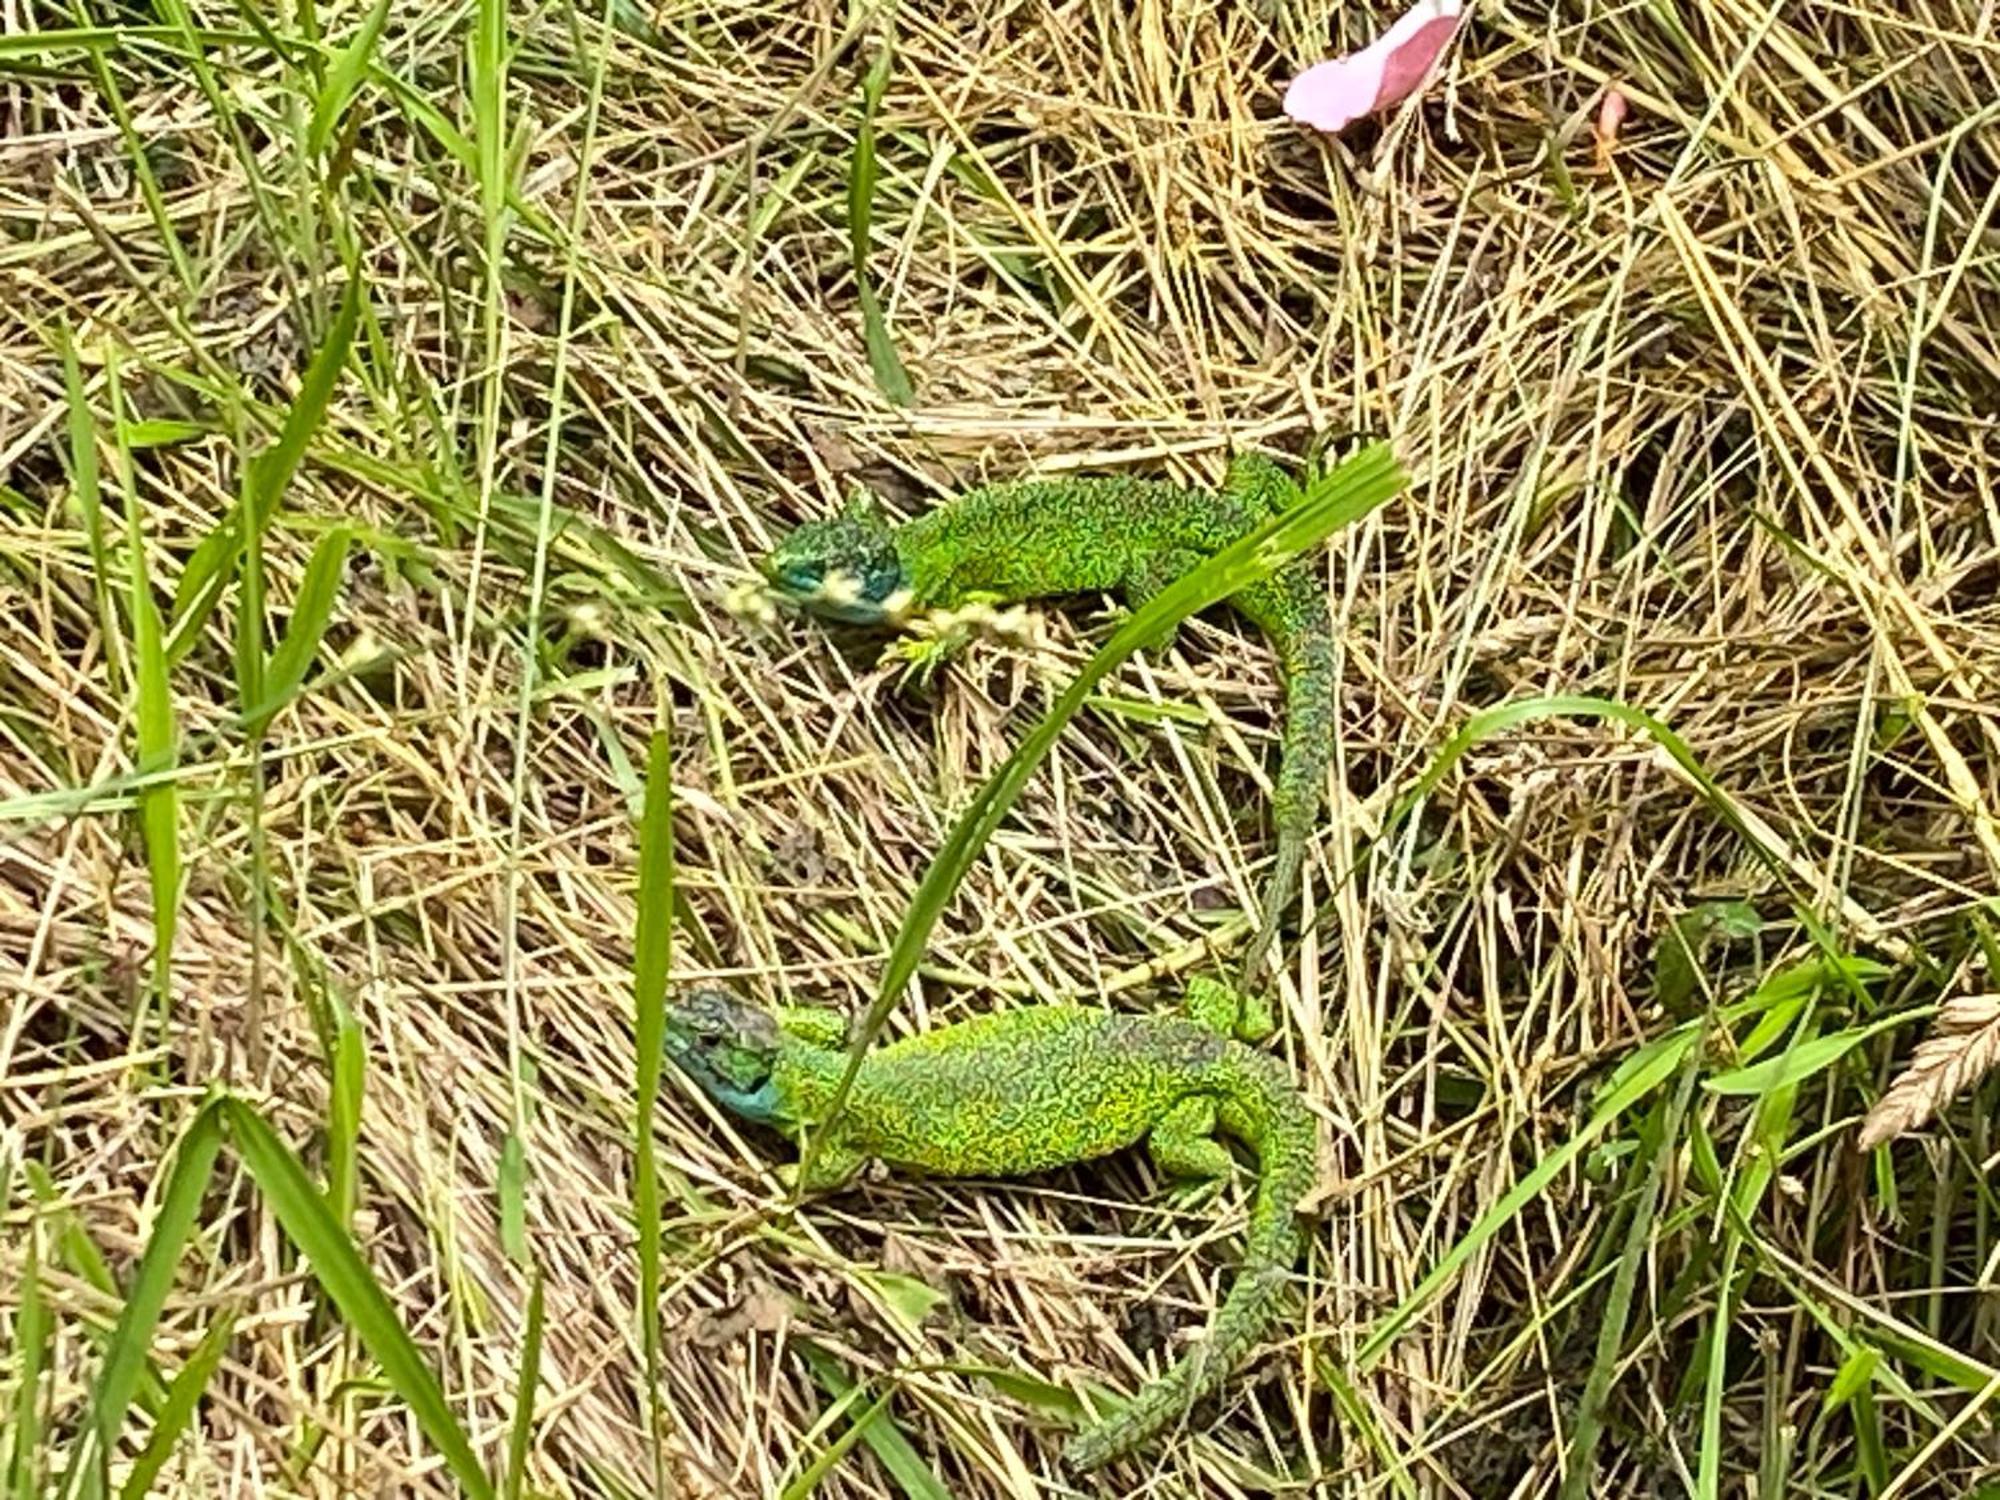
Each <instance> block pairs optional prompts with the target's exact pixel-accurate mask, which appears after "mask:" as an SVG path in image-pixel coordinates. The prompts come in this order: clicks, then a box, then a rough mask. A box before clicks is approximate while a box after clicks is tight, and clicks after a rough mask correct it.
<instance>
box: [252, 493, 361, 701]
mask: <svg viewBox="0 0 2000 1500" xmlns="http://www.w3.org/2000/svg"><path fill="white" fill-rule="evenodd" d="M351 540H352V538H351V537H350V535H349V533H348V531H347V529H346V528H345V527H340V526H337V527H335V528H334V529H333V530H332V531H329V532H328V533H327V534H326V535H325V536H323V537H321V538H320V543H319V545H318V546H317V547H315V548H313V554H312V556H311V558H309V559H308V560H307V562H306V570H305V573H304V575H303V576H302V577H301V578H300V580H299V597H298V599H297V600H296V601H295V602H294V603H293V605H292V617H291V619H290V620H289V621H287V622H286V624H285V634H284V638H283V639H281V640H280V641H279V642H278V646H277V649H276V650H274V651H273V652H272V653H271V660H270V663H269V665H268V666H267V667H266V668H265V670H264V674H263V690H264V691H263V697H262V699H261V700H260V701H259V702H258V704H257V705H256V707H255V708H252V709H251V710H250V711H249V712H247V713H246V714H244V716H243V719H244V726H243V727H244V732H245V733H246V734H248V735H249V736H251V737H252V738H253V739H254V738H256V737H257V736H258V735H261V734H262V733H263V732H264V729H265V726H267V725H268V724H269V723H270V722H271V719H272V718H273V716H274V715H276V714H277V713H278V711H279V710H280V709H282V708H284V706H285V705H286V704H288V703H290V702H291V701H292V699H293V698H294V697H295V696H296V695H297V693H298V690H299V686H300V684H302V683H303V682H304V681H305V680H306V673H307V672H308V671H309V670H310V669H311V667H312V664H313V658H314V657H315V656H317V655H318V654H319V647H320V642H321V641H322V640H324V639H325V637H326V627H327V625H328V623H329V622H330V621H331V620H332V619H333V606H334V601H335V600H337V599H338V598H339V597H340V585H341V580H342V579H343V578H344V577H345V574H346V569H347V548H348V544H349V542H350V541H351Z"/></svg>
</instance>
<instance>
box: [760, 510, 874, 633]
mask: <svg viewBox="0 0 2000 1500" xmlns="http://www.w3.org/2000/svg"><path fill="white" fill-rule="evenodd" d="M764 578H765V581H766V582H768V583H769V584H770V585H771V587H772V588H773V589H775V590H776V591H777V592H778V593H779V594H780V595H782V596H783V597H785V598H787V599H789V600H791V601H792V602H793V603H794V604H797V605H800V606H801V607H802V608H804V609H807V610H809V611H811V612H812V613H813V614H816V615H821V616H824V617H825V618H827V619H829V620H840V621H844V622H845V623H847V624H850V625H884V624H895V623H896V622H897V621H898V620H899V619H900V617H901V616H902V614H903V613H904V611H905V610H907V609H908V608H909V604H910V588H909V580H908V579H907V578H905V577H904V576H903V560H902V558H901V557H900V556H899V555H898V554H897V552H896V541H895V537H894V535H893V534H892V533H891V530H890V526H889V522H888V520H887V518H886V517H884V516H883V514H882V513H881V512H880V511H879V510H877V509H876V508H875V506H874V505H873V504H872V503H870V502H869V501H868V500H866V499H865V498H859V497H857V498H856V499H854V500H852V501H850V502H848V505H847V508H846V509H844V510H843V511H841V513H840V514H839V515H837V516H835V517H833V518H832V519H831V520H828V521H808V522H806V524H805V525H803V526H801V527H799V528H798V529H797V530H795V531H794V532H792V534H791V535H790V536H787V537H786V538H785V539H784V540H783V541H782V542H780V543H778V545H777V546H776V547H775V548H774V549H773V550H772V552H771V555H770V556H769V557H767V558H765V559H764Z"/></svg>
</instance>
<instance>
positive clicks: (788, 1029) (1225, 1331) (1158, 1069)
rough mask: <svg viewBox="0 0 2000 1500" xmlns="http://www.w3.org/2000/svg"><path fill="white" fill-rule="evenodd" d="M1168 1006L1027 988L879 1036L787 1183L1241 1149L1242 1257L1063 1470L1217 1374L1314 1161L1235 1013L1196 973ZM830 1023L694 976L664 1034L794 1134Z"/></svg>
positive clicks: (1259, 1311)
mask: <svg viewBox="0 0 2000 1500" xmlns="http://www.w3.org/2000/svg"><path fill="white" fill-rule="evenodd" d="M1187 1010H1188V1013H1187V1014H1185V1015H1175V1016H1127V1015H1120V1014H1118V1013H1116V1012H1113V1011H1107V1010H1096V1009H1090V1008H1086V1007H1081V1006H1067V1005H1049V1006H1035V1007H1030V1008H1026V1009H1022V1010H1015V1011H1008V1012H1006V1013H1004V1014H1001V1015H995V1016H985V1017H982V1018H980V1019H977V1020H972V1021H964V1022H961V1023H959V1024H958V1025H955V1026H945V1027H940V1028H939V1029H937V1030H935V1031H930V1032H926V1033H925V1034H923V1035H921V1036H917V1037H911V1038H909V1039H907V1040H904V1041H899V1042H895V1043H892V1044H891V1045H889V1046H886V1047H881V1048H878V1049H877V1050H875V1051H873V1052H870V1053H869V1054H868V1056H867V1058H866V1059H865V1060H864V1061H863V1062H862V1064H861V1068H860V1071H859V1072H858V1073H857V1074H856V1076H855V1081H854V1087H853V1090H852V1092H851V1093H850V1094H849V1095H848V1099H847V1104H846V1107H845V1108H844V1109H843V1110H842V1111H841V1114H840V1117H839V1119H838V1120H837V1121H836V1122H835V1124H834V1126H833V1129H832V1130H831V1131H830V1132H829V1133H828V1134H827V1136H826V1138H825V1139H824V1140H823V1141H822V1142H821V1144H820V1149H819V1156H818V1160H817V1161H816V1163H815V1165H814V1170H813V1174H812V1178H811V1179H810V1180H809V1181H808V1182H806V1183H805V1184H804V1185H805V1186H807V1187H818V1188H831V1187H836V1186H838V1185H839V1184H841V1183H843V1182H845V1181H846V1180H847V1179H848V1178H849V1177H850V1176H851V1175H852V1174H853V1173H854V1171H855V1170H856V1169H857V1168H858V1167H859V1166H860V1165H861V1164H862V1163H863V1162H864V1161H867V1160H869V1159H871V1158H873V1159H876V1160H880V1161H885V1162H888V1163H889V1164H890V1165H892V1166H896V1167H902V1168H906V1169H910V1170H914V1171H918V1172H922V1173H926V1174H930V1175H934V1176H946V1177H965V1176H972V1177H1007V1176H1017V1175H1020V1174H1022V1173H1026V1172H1038V1171H1043V1170H1045V1169H1047V1168H1050V1167H1059V1166H1066V1165H1069V1164H1072V1163H1076V1162H1085V1161H1090V1160H1093V1159H1095V1158H1097V1157H1101V1156H1108V1155H1110V1154H1111V1153H1113V1152H1115V1151H1120V1150H1123V1149H1124V1148H1126V1147H1128V1146H1132V1145H1136V1144H1138V1143H1139V1142H1140V1141H1145V1142H1146V1143H1147V1146H1148V1149H1149V1150H1150V1151H1151V1153H1152V1156H1153V1159H1154V1161H1155V1163H1156V1164H1157V1165H1158V1166H1159V1167H1160V1168H1161V1169H1162V1170H1163V1171H1167V1172H1171V1173H1175V1174H1177V1175H1184V1176H1218V1175H1221V1174H1224V1173H1227V1172H1228V1171H1229V1170H1230V1168H1231V1165H1232V1162H1231V1158H1230V1156H1229V1153H1228V1152H1227V1150H1226V1149H1225V1148H1224V1147H1223V1146H1222V1144H1221V1143H1220V1142H1219V1141H1217V1140H1216V1138H1215V1132H1216V1131H1217V1130H1220V1131H1222V1132H1224V1133H1226V1134H1228V1135H1232V1136H1234V1137H1235V1138H1236V1139H1237V1140H1239V1141H1241V1142H1243V1144H1244V1145H1246V1146H1248V1147H1249V1148H1250V1149H1251V1150H1252V1151H1254V1152H1255V1153H1256V1155H1257V1159H1258V1168H1259V1182H1258V1187H1257V1194H1256V1200H1255V1202H1254V1204H1253V1206H1252V1208H1251V1210H1250V1224H1249V1235H1248V1243H1247V1244H1246V1246H1245V1249H1244V1254H1243V1264H1242V1267H1241V1269H1240V1270H1239V1272H1238V1274H1237V1278H1236V1283H1235V1285H1234V1286H1233V1287H1231V1289H1230V1291H1229V1295H1228V1297H1227V1298H1226V1299H1225V1300H1224V1302H1223V1304H1222V1308H1221V1310H1220V1311H1219V1312H1218V1313H1217V1314H1216V1318H1215V1324H1214V1326H1213V1327H1212V1328H1211V1329H1210V1330H1209V1334H1208V1337H1207V1339H1206V1340H1205V1341H1204V1342H1203V1343H1202V1344H1200V1345H1199V1346H1197V1347H1196V1348H1195V1349H1194V1350H1193V1351H1192V1352H1191V1353H1190V1354H1189V1355H1188V1357H1187V1358H1186V1359H1184V1360H1182V1361H1181V1362H1180V1363H1179V1364H1178V1365H1176V1366H1174V1367H1173V1369H1171V1370H1169V1371H1168V1372H1167V1374H1165V1375H1164V1376H1162V1377H1161V1378H1160V1379H1159V1380H1157V1381H1155V1382H1153V1383H1152V1384H1151V1385H1149V1386H1147V1387H1145V1389H1143V1390H1141V1391H1140V1392H1139V1394H1138V1395H1137V1396H1136V1397H1135V1398H1134V1399H1133V1400H1132V1401H1130V1402H1129V1403H1127V1404H1126V1405H1125V1406H1123V1407H1121V1408H1120V1409H1118V1410H1117V1411H1116V1412H1114V1413H1113V1414H1112V1415H1111V1416H1109V1417H1108V1418H1106V1419H1105V1420H1104V1421H1102V1422H1100V1423H1098V1424H1097V1425H1096V1426H1094V1427H1091V1428H1088V1429H1086V1430H1085V1431H1084V1432H1082V1433H1080V1434H1078V1435H1077V1436H1076V1437H1075V1438H1073V1439H1072V1440H1071V1441H1070V1443H1069V1444H1068V1445H1067V1447H1066V1448H1065V1449H1064V1456H1065V1458H1067V1460H1068V1461H1069V1462H1070V1463H1071V1464H1072V1465H1073V1466H1074V1467H1076V1468H1079V1469H1091V1468H1095V1467H1096V1466H1098V1465H1099V1464H1102V1463H1105V1462H1107V1461H1108V1460H1110V1459H1113V1458H1116V1457H1118V1456H1120V1455H1121V1454H1124V1453H1128V1452H1130V1451H1131V1450H1132V1449H1133V1448H1135V1447H1137V1446H1139V1445H1140V1444H1142V1443H1144V1442H1146V1441H1147V1440H1148V1439H1149V1438H1151V1437H1153V1436H1154V1435H1156V1434H1157V1433H1159V1432H1160V1431H1162V1430H1163V1429H1165V1428H1166V1427H1168V1426H1170V1425H1171V1424H1173V1423H1174V1422H1176V1421H1178V1420H1179V1419H1180V1418H1181V1417H1182V1416H1183V1415H1185V1413H1186V1412H1187V1410H1188V1408H1189V1407H1190V1406H1192V1405H1193V1404H1194V1403H1195V1402H1196V1401H1198V1400H1200V1399H1201V1397H1202V1396H1203V1395H1205V1394H1207V1393H1208V1392H1209V1391H1211V1390H1213V1389H1215V1387H1216V1386H1218V1385H1219V1384H1221V1382H1222V1381H1223V1379H1224V1378H1225V1377H1226V1376H1227V1375H1228V1374H1229V1372H1230V1371H1231V1370H1232V1369H1233V1368H1234V1367H1235V1366H1236V1365H1237V1364H1239V1363H1240V1362H1241V1361H1242V1359H1243V1357H1244V1356H1245V1355H1246V1354H1247V1353H1248V1352H1249V1350H1250V1348H1251V1346H1252V1345H1253V1344H1255V1342H1256V1341H1257V1338H1258V1336H1259V1335H1260V1334H1261V1333H1262V1332H1263V1330H1264V1328H1265V1327H1266V1325H1267V1324H1268V1323H1269V1321H1270V1319H1271V1316H1272V1313H1273V1311H1274V1309H1275V1307H1276V1302H1277V1293H1278V1290H1279V1288H1280V1287H1281V1286H1282V1285H1283V1282H1284V1279H1285V1276H1286V1275H1287V1273H1288V1272H1289V1271H1290V1270H1291V1266H1292V1262H1293V1260H1294V1259H1295V1258H1296V1256H1297V1254H1298V1228H1297V1210H1298V1204H1299V1202H1300V1200H1301V1199H1302V1198H1303V1197H1304V1196H1305V1194H1306V1192H1307V1191H1308V1190H1309V1189H1310V1188H1311V1186H1312V1183H1313V1179H1314V1175H1315V1162H1314V1152H1315V1130H1314V1126H1313V1121H1312V1117H1311V1115H1310V1114H1309V1113H1308V1112H1307V1110H1306V1107H1305V1104H1304V1102H1303V1101H1302V1100H1301V1099H1300V1098H1299V1096H1298V1094H1297V1092H1296V1091H1295V1090H1294V1089H1293V1088H1292V1087H1291V1085H1290V1083H1289V1081H1288V1080H1287V1078H1286V1076H1285V1073H1284V1070H1283V1068H1282V1067H1280V1066H1279V1064H1278V1063H1277V1062H1276V1061H1275V1060H1274V1059H1272V1058H1270V1057H1267V1056H1265V1055H1264V1054H1263V1053H1261V1052H1256V1051H1253V1050H1252V1049H1250V1048H1249V1047H1246V1046H1244V1045H1242V1044H1241V1043H1240V1042H1237V1041H1234V1040H1231V1039H1230V1038H1229V1037H1227V1036H1225V1035H1224V1034H1223V1032H1222V1030H1220V1029H1218V1028H1222V1027H1226V1026H1227V1025H1228V1024H1229V1020H1230V1018H1231V1017H1233V1016H1234V1015H1236V1014H1237V1011H1238V1002H1237V999H1236V997H1235V995H1234V994H1233V993H1232V992H1230V991H1227V990H1225V989H1223V987H1222V986H1220V985H1215V984H1213V983H1208V984H1206V985H1204V984H1203V983H1202V982H1200V981H1197V984H1196V985H1194V986H1191V987H1190V994H1189V1005H1188V1007H1187ZM838 1024H839V1023H838V1019H837V1018H835V1017H832V1016H830V1015H829V1013H827V1012H823V1011H786V1012H779V1013H776V1014H773V1013H772V1012H769V1011H766V1010H763V1009H761V1008H759V1007H756V1006H753V1005H750V1004H747V1003H746V1002H744V1001H742V1000H739V999H737V998H736V997H734V996H732V995H729V994H727V993H726V992H723V991H719V990H700V991H694V992H692V993H690V994H689V995H687V996H686V997H684V998H683V999H682V1000H681V1001H679V1002H678V1003H677V1004H675V1005H674V1006H673V1007H672V1008H671V1011H670V1016H669V1021H668V1026H667V1041H668V1048H669V1050H670V1052H671V1053H672V1054H673V1056H674V1058H675V1060H676V1061H677V1062H678V1063H679V1064H680V1065H681V1067H682V1068H683V1069H685V1070H686V1072H687V1073H688V1074H689V1076H690V1077H692V1078H693V1079H694V1080H695V1081H696V1082H697V1083H698V1084H700V1085H701V1086H702V1088H703V1089H704V1090H706V1091H707V1092H708V1093H709V1095H710V1096H711V1097H713V1098H714V1099H716V1100H717V1102H718V1103H721V1104H722V1105H724V1106H725V1107H727V1108H729V1109H732V1110H734V1111H736V1112H737V1113H738V1114H742V1115H745V1116H747V1117H749V1118H752V1119H756V1120H760V1121H762V1122H764V1123H767V1124H771V1125H775V1126H777V1127H778V1128H779V1129H781V1130H783V1131H785V1132H787V1133H788V1134H790V1135H792V1136H794V1137H795V1138H796V1137H798V1136H800V1135H801V1134H802V1133H803V1132H804V1131H805V1129H807V1128H808V1127H811V1126H815V1125H817V1124H819V1123H820V1122H821V1121H822V1120H823V1119H824V1118H825V1115H826V1109H827V1104H828V1102H829V1100H830V1098H831V1097H832V1094H833V1091H834V1088H835V1086H836V1084H837V1083H838V1081H839V1079H840V1075H841V1072H842V1070H843V1068H844V1067H845V1066H846V1061H847V1059H846V1054H845V1052H844V1051H841V1050H839V1049H838V1048H837V1046H836V1045H835V1044H834V1042H835V1038H836V1036H837V1031H836V1029H835V1028H836V1027H837V1026H838Z"/></svg>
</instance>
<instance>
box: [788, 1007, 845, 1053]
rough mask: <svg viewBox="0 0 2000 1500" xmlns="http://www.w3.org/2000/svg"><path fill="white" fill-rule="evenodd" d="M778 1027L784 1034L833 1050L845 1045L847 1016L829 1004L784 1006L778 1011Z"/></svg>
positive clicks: (836, 1050) (835, 1050) (838, 1049)
mask: <svg viewBox="0 0 2000 1500" xmlns="http://www.w3.org/2000/svg"><path fill="white" fill-rule="evenodd" d="M778 1029H779V1030H780V1031H782V1032H784V1034H785V1035H786V1036H790V1037H797V1038H798V1039H799V1040H800V1041H802V1042H809V1043H811V1044H812V1045H813V1046H815V1047H825V1048H826V1049H828V1050H829V1051H833V1052H838V1051H840V1050H841V1049H843V1048H844V1047H846V1046H847V1017H846V1016H844V1015H842V1014H841V1013H840V1012H839V1011H837V1010H834V1009H832V1008H831V1007H830V1006H824V1005H787V1006H784V1007H783V1008H782V1009H780V1010H779V1011H778Z"/></svg>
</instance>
